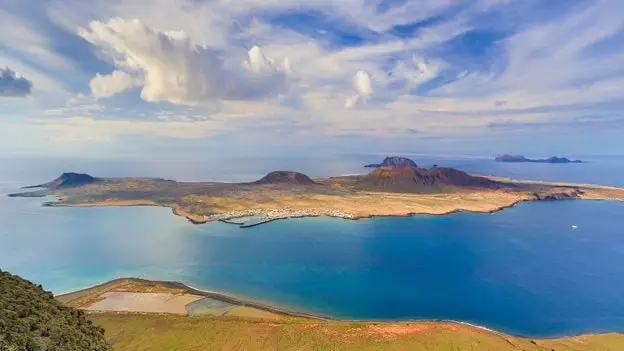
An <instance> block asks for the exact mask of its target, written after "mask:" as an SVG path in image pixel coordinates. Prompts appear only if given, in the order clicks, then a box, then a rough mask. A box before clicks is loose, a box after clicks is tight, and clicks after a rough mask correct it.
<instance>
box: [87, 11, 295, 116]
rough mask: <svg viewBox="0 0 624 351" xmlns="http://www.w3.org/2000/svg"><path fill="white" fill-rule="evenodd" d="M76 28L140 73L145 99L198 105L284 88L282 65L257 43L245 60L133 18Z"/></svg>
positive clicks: (116, 61)
mask: <svg viewBox="0 0 624 351" xmlns="http://www.w3.org/2000/svg"><path fill="white" fill-rule="evenodd" d="M79 34H80V35H81V36H82V37H83V38H85V39H86V40H88V41H89V42H91V43H92V44H93V45H95V46H97V47H98V48H100V49H101V50H102V52H103V53H104V54H105V55H107V57H109V58H110V60H111V61H112V62H113V63H114V64H115V66H116V67H117V68H119V69H122V70H125V71H126V72H129V73H130V74H131V75H140V76H143V77H144V80H143V89H142V91H141V97H142V98H143V99H144V100H146V101H150V102H158V101H168V102H171V103H174V104H182V105H198V104H201V103H204V102H206V101H209V100H247V99H256V98H262V97H266V96H271V95H275V94H277V93H279V92H281V91H284V90H285V89H286V88H287V73H286V69H285V68H284V67H283V66H280V65H277V64H275V63H274V62H272V61H271V60H269V59H267V58H266V57H265V56H264V55H263V54H262V52H261V50H260V48H258V47H254V48H252V49H251V50H250V51H249V53H248V61H246V62H242V61H243V60H241V61H240V62H241V63H240V64H236V63H234V62H229V61H228V62H224V61H223V60H222V59H221V57H220V56H219V55H218V53H217V52H216V51H215V50H213V49H211V48H209V47H207V46H199V45H196V44H194V43H193V42H192V41H191V40H190V39H189V38H188V37H187V36H186V35H185V34H184V33H183V32H181V31H176V32H171V31H170V32H161V31H158V30H156V29H154V28H151V27H148V26H147V25H145V24H143V23H142V22H141V21H139V20H136V19H135V20H125V19H121V18H115V19H111V20H110V21H108V22H106V23H103V22H98V21H93V22H91V23H90V24H89V28H88V29H85V28H82V29H80V31H79ZM288 69H290V67H288Z"/></svg>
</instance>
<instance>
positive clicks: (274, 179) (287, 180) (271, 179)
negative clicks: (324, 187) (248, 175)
mask: <svg viewBox="0 0 624 351" xmlns="http://www.w3.org/2000/svg"><path fill="white" fill-rule="evenodd" d="M253 184H300V185H312V184H316V183H315V182H314V181H313V180H312V179H310V177H308V176H307V175H305V174H303V173H299V172H292V171H275V172H271V173H269V174H267V175H265V176H264V177H262V179H259V180H257V181H255V182H253Z"/></svg>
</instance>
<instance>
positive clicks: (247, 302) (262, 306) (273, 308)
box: [54, 277, 623, 340]
mask: <svg viewBox="0 0 624 351" xmlns="http://www.w3.org/2000/svg"><path fill="white" fill-rule="evenodd" d="M123 281H131V282H134V283H139V284H159V285H162V286H164V287H167V288H170V289H178V290H184V291H185V292H186V293H188V294H192V295H197V296H201V297H205V298H210V299H213V300H216V301H219V302H224V303H229V304H232V305H236V306H242V307H251V308H255V309H258V310H261V311H265V312H270V313H274V314H277V315H280V316H284V317H295V318H303V319H305V320H309V321H310V322H337V323H362V324H388V325H390V324H413V323H417V324H433V325H448V324H451V325H457V326H464V327H470V328H473V329H476V330H480V331H483V332H487V333H491V334H494V335H497V336H501V337H517V338H534V339H540V340H549V339H560V338H573V337H582V336H591V335H602V334H609V333H622V332H623V331H605V332H597V333H583V332H581V333H578V334H570V335H550V336H546V337H544V336H535V335H529V334H514V333H508V332H503V331H500V330H496V329H493V328H490V327H487V326H484V325H480V324H476V323H471V322H466V321H461V320H452V319H442V318H440V319H425V318H423V319H418V318H406V319H347V318H345V319H342V318H334V317H330V316H325V315H321V314H315V313H309V312H303V311H296V310H293V309H290V308H285V307H280V306H277V305H271V304H268V303H265V302H258V301H254V300H251V299H245V298H240V297H237V296H234V295H231V294H228V293H223V292H217V291H212V290H206V289H200V288H196V287H192V286H190V285H187V284H185V283H182V282H177V281H166V280H150V279H144V278H136V277H127V278H117V279H113V280H109V281H106V282H103V283H100V284H96V285H93V286H90V287H87V288H84V289H79V290H76V291H72V292H67V293H63V294H58V295H54V297H55V298H56V299H59V300H62V299H63V298H64V297H67V296H70V295H74V294H81V293H88V292H89V291H91V290H93V289H97V288H101V287H104V286H106V285H110V284H114V283H116V282H123ZM86 312H87V313H90V314H102V313H104V314H106V313H115V314H152V313H149V312H142V313H137V312H96V311H88V310H86ZM188 318H192V317H188ZM217 318H219V317H217Z"/></svg>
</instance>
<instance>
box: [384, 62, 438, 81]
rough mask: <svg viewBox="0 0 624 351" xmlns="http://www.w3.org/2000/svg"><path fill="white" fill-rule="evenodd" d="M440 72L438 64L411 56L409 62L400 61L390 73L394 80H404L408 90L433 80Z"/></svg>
mask: <svg viewBox="0 0 624 351" xmlns="http://www.w3.org/2000/svg"><path fill="white" fill-rule="evenodd" d="M440 70H441V63H440V62H435V61H433V62H429V61H427V60H426V59H425V58H423V57H420V56H413V57H412V58H411V60H407V61H400V62H398V63H397V64H396V66H395V67H394V69H393V70H392V72H391V75H392V78H393V79H395V80H405V81H407V82H408V85H409V88H414V87H416V86H418V85H420V84H422V83H424V82H427V81H429V80H431V79H433V78H435V77H436V76H437V75H438V74H439V73H440Z"/></svg>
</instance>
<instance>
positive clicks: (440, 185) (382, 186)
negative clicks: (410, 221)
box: [355, 166, 500, 193]
mask: <svg viewBox="0 0 624 351" xmlns="http://www.w3.org/2000/svg"><path fill="white" fill-rule="evenodd" d="M355 185H356V186H357V187H359V188H361V189H365V190H377V191H389V192H399V193H431V192H440V191H445V190H452V189H453V188H460V187H467V188H482V189H497V188H499V187H500V186H499V184H498V183H497V182H495V181H492V180H490V179H488V178H485V177H477V176H471V175H469V174H468V173H466V172H463V171H460V170H457V169H454V168H437V167H436V168H430V169H426V168H416V167H405V166H397V167H379V168H377V169H375V170H374V171H372V172H371V173H369V174H368V175H365V176H362V177H360V178H359V179H357V180H356V182H355Z"/></svg>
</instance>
